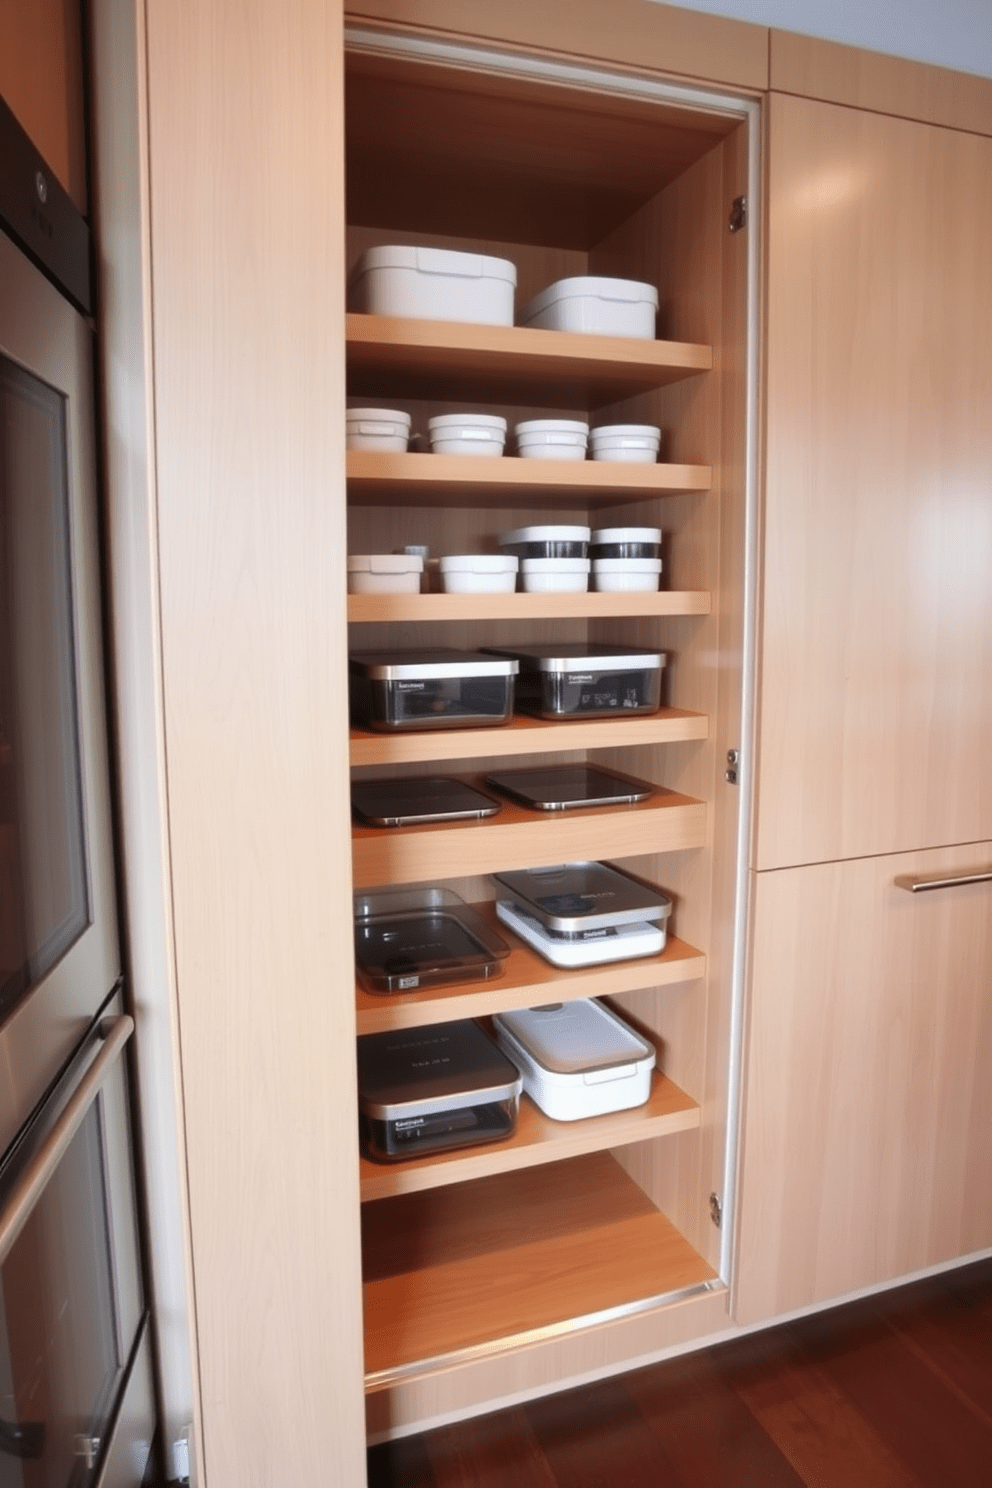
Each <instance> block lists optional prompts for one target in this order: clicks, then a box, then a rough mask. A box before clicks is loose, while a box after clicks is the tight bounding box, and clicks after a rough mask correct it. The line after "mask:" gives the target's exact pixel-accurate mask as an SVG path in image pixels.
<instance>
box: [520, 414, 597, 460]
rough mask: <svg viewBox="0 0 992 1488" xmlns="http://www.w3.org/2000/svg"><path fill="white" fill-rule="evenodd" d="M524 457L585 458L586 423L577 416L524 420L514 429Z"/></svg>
mask: <svg viewBox="0 0 992 1488" xmlns="http://www.w3.org/2000/svg"><path fill="white" fill-rule="evenodd" d="M513 434H514V438H515V439H516V442H517V454H518V455H520V456H521V458H522V459H525V460H584V459H585V457H586V446H587V445H588V443H589V425H588V424H585V423H582V422H580V421H579V420H578V419H527V420H526V421H525V422H524V423H522V424H517V426H516V428H515V429H514V431H513Z"/></svg>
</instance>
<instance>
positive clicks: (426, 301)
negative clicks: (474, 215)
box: [348, 245, 517, 326]
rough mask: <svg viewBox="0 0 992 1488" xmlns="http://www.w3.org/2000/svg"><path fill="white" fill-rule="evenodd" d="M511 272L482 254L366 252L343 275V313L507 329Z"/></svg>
mask: <svg viewBox="0 0 992 1488" xmlns="http://www.w3.org/2000/svg"><path fill="white" fill-rule="evenodd" d="M516 284H517V270H516V267H515V266H514V265H513V264H512V263H511V262H510V260H509V259H506V258H493V257H491V256H490V255H489V254H487V253H461V252H456V251H454V250H452V249H448V248H416V247H404V246H400V245H389V246H387V247H382V248H370V249H369V250H368V252H366V253H363V254H362V256H361V258H360V259H359V260H358V262H357V263H356V265H355V267H354V268H353V269H352V271H351V274H350V275H349V276H348V308H349V310H359V311H365V312H366V313H367V314H369V315H399V316H412V317H414V318H415V319H417V320H458V321H468V322H471V323H473V324H475V325H505V326H512V324H513V298H514V291H515V289H516Z"/></svg>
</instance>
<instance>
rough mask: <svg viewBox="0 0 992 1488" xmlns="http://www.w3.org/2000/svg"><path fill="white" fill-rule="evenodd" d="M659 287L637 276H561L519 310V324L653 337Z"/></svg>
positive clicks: (647, 339) (639, 337)
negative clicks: (646, 282) (623, 277)
mask: <svg viewBox="0 0 992 1488" xmlns="http://www.w3.org/2000/svg"><path fill="white" fill-rule="evenodd" d="M657 313H658V291H657V290H656V289H655V287H654V285H653V284H642V283H641V282H640V281H639V280H636V279H610V278H603V277H601V276H598V275H591V274H584V275H579V276H577V277H574V278H569V279H559V280H557V282H556V283H554V284H549V286H548V288H547V289H544V290H542V291H541V293H540V294H539V295H535V296H534V298H533V299H532V300H530V301H529V302H528V303H527V304H526V305H525V306H524V308H523V310H522V311H521V312H520V324H521V325H522V326H533V327H535V328H539V329H542V330H549V331H580V332H585V333H587V334H591V335H598V336H634V337H636V338H637V339H638V340H644V341H653V340H654V328H655V317H656V315H657Z"/></svg>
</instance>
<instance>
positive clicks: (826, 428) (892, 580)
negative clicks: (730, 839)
mask: <svg viewBox="0 0 992 1488" xmlns="http://www.w3.org/2000/svg"><path fill="white" fill-rule="evenodd" d="M770 172H771V175H770V193H769V198H770V230H769V260H768V284H769V289H768V357H767V367H768V373H767V481H766V497H765V503H766V504H765V517H764V521H765V539H764V618H763V642H762V671H761V725H760V761H759V768H760V779H759V802H758V831H757V851H756V866H757V867H759V868H777V867H782V866H785V865H788V864H796V863H808V862H818V861H821V860H826V859H833V858H850V857H858V856H862V855H864V854H869V853H882V852H893V851H904V850H910V849H913V848H919V847H925V846H936V845H941V844H951V843H959V842H974V841H975V840H977V839H979V838H985V837H988V836H990V835H992V774H990V772H989V769H988V758H987V754H988V740H989V737H990V734H992V578H990V576H992V500H990V493H992V438H990V435H989V409H990V408H992V340H990V338H989V334H988V328H989V324H990V322H992V254H990V252H989V243H990V242H992V196H990V194H989V191H988V183H989V181H990V180H992V140H988V139H982V138H980V137H977V136H974V135H965V134H956V133H953V132H952V131H950V130H945V129H939V128H936V127H933V126H930V125H924V124H916V123H910V122H907V121H905V120H901V119H893V118H885V117H881V116H879V115H873V114H866V113H862V114H859V113H856V112H854V111H853V110H850V109H844V108H838V107H835V106H833V105H829V104H821V103H811V102H807V101H803V100H800V99H795V98H782V97H777V96H776V97H773V98H772V102H771V138H770Z"/></svg>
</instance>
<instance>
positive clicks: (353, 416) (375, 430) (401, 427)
mask: <svg viewBox="0 0 992 1488" xmlns="http://www.w3.org/2000/svg"><path fill="white" fill-rule="evenodd" d="M411 422H412V421H411V418H410V415H409V414H408V413H404V412H403V411H402V410H401V409H399V408H349V409H348V410H347V413H346V415H345V440H344V442H345V448H346V449H350V450H379V451H382V452H388V453H391V454H399V453H401V452H402V451H403V450H405V449H406V447H407V445H408V444H409V443H410V424H411Z"/></svg>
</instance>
